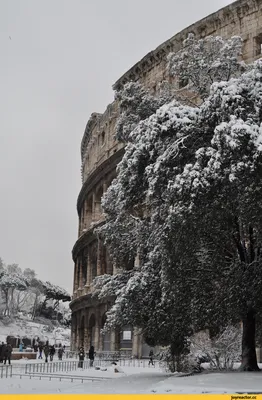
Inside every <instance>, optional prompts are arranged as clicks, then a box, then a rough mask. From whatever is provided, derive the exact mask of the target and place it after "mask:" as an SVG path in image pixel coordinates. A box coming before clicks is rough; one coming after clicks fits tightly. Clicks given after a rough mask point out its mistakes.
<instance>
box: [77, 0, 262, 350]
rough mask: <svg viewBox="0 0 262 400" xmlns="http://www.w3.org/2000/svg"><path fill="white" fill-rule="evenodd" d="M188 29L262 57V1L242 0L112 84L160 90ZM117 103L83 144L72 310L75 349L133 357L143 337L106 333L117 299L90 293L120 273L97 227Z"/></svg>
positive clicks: (114, 148)
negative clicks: (236, 42) (100, 279)
mask: <svg viewBox="0 0 262 400" xmlns="http://www.w3.org/2000/svg"><path fill="white" fill-rule="evenodd" d="M189 33H194V34H195V36H196V38H203V37H205V36H209V35H219V36H222V37H224V38H229V37H231V36H234V35H239V36H241V37H242V39H243V58H244V60H245V61H246V62H251V61H253V60H255V59H257V58H260V57H261V56H262V0H238V1H235V2H234V3H232V4H230V5H228V6H226V7H224V8H222V9H220V10H219V11H217V12H215V13H213V14H211V15H209V16H208V17H206V18H204V19H202V20H200V21H198V22H196V23H195V24H193V25H191V26H189V27H188V28H186V29H184V30H183V31H181V32H179V33H178V34H176V35H175V36H173V37H172V38H171V39H169V40H167V41H166V42H164V43H163V44H161V45H160V46H158V47H157V48H156V49H155V50H153V51H151V52H150V53H148V54H147V55H146V56H145V57H144V58H143V59H142V60H140V61H139V62H138V63H136V64H135V65H134V66H133V67H132V68H130V69H129V70H128V71H127V72H126V73H125V74H124V75H123V76H121V77H120V78H119V79H118V81H117V82H116V83H115V84H114V85H113V88H114V89H115V90H119V89H120V88H121V87H122V86H123V85H124V84H125V83H127V82H129V81H139V82H140V83H142V84H143V85H144V86H146V87H147V88H149V89H150V90H152V92H155V91H156V87H157V85H158V84H159V83H161V82H162V81H163V80H165V79H166V78H167V77H166V57H167V55H168V53H170V52H176V51H178V50H179V49H180V48H181V46H182V43H183V41H184V39H186V37H187V36H188V34H189ZM118 113H119V109H118V104H117V103H116V102H113V103H112V104H110V105H108V107H107V109H106V111H105V112H104V114H98V113H93V114H92V115H91V117H90V119H89V121H88V122H87V125H86V129H85V131H84V135H83V139H82V142H81V159H82V188H81V190H80V193H79V196H78V199H77V212H78V216H79V231H78V239H77V241H76V243H75V245H74V247H73V250H72V256H73V260H74V263H75V267H74V285H73V299H72V302H71V304H70V307H71V309H72V338H71V347H72V350H76V349H78V348H79V346H81V345H83V346H84V348H85V350H87V349H88V348H89V346H90V345H91V344H92V345H94V347H95V350H96V351H117V350H122V351H128V352H130V353H132V355H133V356H137V357H143V356H144V355H146V356H147V355H148V347H147V345H146V344H145V343H144V341H143V337H142V336H141V335H140V334H139V332H137V331H136V329H133V328H132V327H129V326H125V327H122V329H121V330H120V331H118V332H116V331H112V332H110V333H108V334H106V335H104V336H102V335H101V334H100V330H101V328H102V327H103V324H104V322H105V314H106V312H107V310H108V308H109V307H110V306H111V304H112V299H108V301H107V302H105V303H97V302H95V301H94V300H93V299H92V297H91V287H90V284H91V282H92V280H93V279H94V278H95V277H96V276H98V275H102V274H105V273H106V274H115V273H116V268H115V266H114V265H113V264H112V262H111V261H110V257H109V254H108V252H107V250H106V248H105V247H104V245H103V243H102V241H101V240H100V238H99V237H97V236H96V235H95V234H94V228H95V227H97V226H99V225H100V224H102V223H103V216H102V212H101V197H102V196H103V194H104V193H105V191H106V190H107V188H108V186H109V185H110V183H111V182H112V180H113V179H114V177H115V176H116V166H117V164H118V163H119V161H120V160H121V158H122V156H123V153H124V147H123V144H121V143H119V142H117V141H116V140H115V138H114V133H115V125H116V121H117V118H118Z"/></svg>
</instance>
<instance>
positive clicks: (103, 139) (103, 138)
mask: <svg viewBox="0 0 262 400" xmlns="http://www.w3.org/2000/svg"><path fill="white" fill-rule="evenodd" d="M105 138H106V134H105V132H102V135H101V146H103V144H104V143H105Z"/></svg>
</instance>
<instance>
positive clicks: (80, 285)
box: [78, 258, 83, 289]
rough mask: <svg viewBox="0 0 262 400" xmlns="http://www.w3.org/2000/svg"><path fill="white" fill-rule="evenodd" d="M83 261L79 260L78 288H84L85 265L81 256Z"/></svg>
mask: <svg viewBox="0 0 262 400" xmlns="http://www.w3.org/2000/svg"><path fill="white" fill-rule="evenodd" d="M80 260H81V261H78V262H79V266H78V268H79V286H78V289H82V288H83V265H82V258H80Z"/></svg>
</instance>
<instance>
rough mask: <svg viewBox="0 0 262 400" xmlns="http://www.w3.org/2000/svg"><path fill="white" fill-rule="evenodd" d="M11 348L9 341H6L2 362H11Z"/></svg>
mask: <svg viewBox="0 0 262 400" xmlns="http://www.w3.org/2000/svg"><path fill="white" fill-rule="evenodd" d="M12 351H13V348H12V346H11V344H10V343H7V345H6V346H5V350H4V363H5V364H6V361H8V364H9V365H10V364H11V355H12Z"/></svg>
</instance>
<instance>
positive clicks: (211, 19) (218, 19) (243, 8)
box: [113, 0, 262, 90]
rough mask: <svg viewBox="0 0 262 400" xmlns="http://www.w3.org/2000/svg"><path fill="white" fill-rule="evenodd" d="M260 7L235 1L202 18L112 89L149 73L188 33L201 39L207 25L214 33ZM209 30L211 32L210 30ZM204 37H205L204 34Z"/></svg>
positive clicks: (261, 2) (258, 1)
mask: <svg viewBox="0 0 262 400" xmlns="http://www.w3.org/2000/svg"><path fill="white" fill-rule="evenodd" d="M261 7H262V0H237V1H235V2H233V3H231V4H229V5H228V6H226V7H223V8H221V9H219V10H218V11H216V12H214V13H212V14H210V15H208V16H207V17H205V18H202V19H201V20H199V21H198V22H196V23H194V24H192V25H190V26H188V27H187V28H185V29H183V30H182V31H180V32H178V33H177V34H176V35H174V36H173V37H171V38H170V39H168V40H166V41H165V42H164V43H162V44H161V45H160V46H158V47H157V48H156V49H155V50H152V51H150V52H149V53H148V54H147V55H146V56H145V57H143V58H142V59H141V60H140V61H138V62H137V63H136V64H135V65H133V66H132V67H131V68H130V69H129V70H128V71H127V72H126V73H125V74H124V75H122V76H121V77H120V78H119V79H118V80H117V81H116V82H115V83H114V85H113V89H114V90H119V89H120V88H121V86H123V85H124V84H125V83H127V82H129V81H132V80H137V79H139V77H140V76H142V75H143V74H145V73H147V72H148V71H150V69H152V68H153V67H154V66H155V65H157V64H159V63H160V62H161V61H162V60H163V59H165V58H166V55H167V54H168V53H170V52H171V51H177V50H179V48H181V46H182V43H183V40H184V39H186V37H187V36H188V34H189V33H192V32H194V33H195V34H196V35H197V36H198V37H201V33H202V32H205V31H206V28H207V27H208V25H213V26H214V29H213V32H215V31H216V29H217V28H218V27H222V26H226V25H228V24H229V23H230V22H232V20H234V18H238V19H241V18H243V17H244V16H246V15H248V14H251V13H252V12H254V11H257V10H258V9H261ZM209 30H211V32H212V29H209ZM207 34H208V35H209V34H210V33H209V32H207ZM204 36H206V34H205V35H204Z"/></svg>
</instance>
